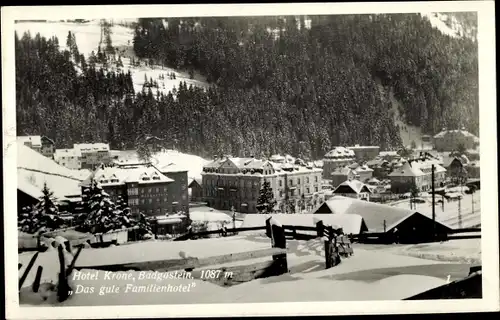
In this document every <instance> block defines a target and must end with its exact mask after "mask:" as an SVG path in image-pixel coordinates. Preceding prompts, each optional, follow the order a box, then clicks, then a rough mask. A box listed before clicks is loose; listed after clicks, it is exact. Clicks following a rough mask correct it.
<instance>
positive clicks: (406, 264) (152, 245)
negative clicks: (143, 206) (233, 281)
mask: <svg viewBox="0 0 500 320" xmlns="http://www.w3.org/2000/svg"><path fill="white" fill-rule="evenodd" d="M426 246H427V247H421V248H420V249H419V248H417V247H416V246H414V247H413V249H414V250H417V249H418V250H420V251H421V252H436V251H442V252H445V251H446V250H448V251H449V250H454V251H455V252H457V254H458V252H462V253H465V254H471V255H473V254H474V252H473V251H474V248H475V246H477V243H475V242H470V241H469V240H464V241H462V242H449V243H444V244H429V245H426ZM269 247H270V240H269V239H268V238H265V237H261V236H257V235H246V236H237V237H228V238H219V239H203V240H190V241H185V242H163V241H152V242H144V243H137V244H129V245H124V246H118V247H110V248H104V249H83V251H82V253H81V255H80V257H79V258H78V262H77V265H81V266H83V265H85V264H87V263H94V265H95V264H102V263H120V262H131V261H140V260H147V259H152V258H154V259H158V258H168V257H171V258H173V259H178V258H180V257H187V256H196V257H208V256H215V255H219V254H222V253H224V254H226V253H231V252H244V251H250V250H256V249H264V248H269ZM464 248H465V250H464ZM287 250H288V255H287V260H288V267H289V271H290V272H289V273H288V274H285V275H281V276H277V277H270V278H263V279H257V280H252V281H249V282H246V283H242V284H239V285H235V286H231V287H221V286H218V285H216V284H213V283H209V282H205V281H202V280H200V279H199V278H187V279H163V280H158V279H145V277H144V276H147V277H153V275H154V273H153V272H150V271H148V272H146V273H143V274H142V276H143V278H142V279H141V278H140V277H141V274H140V273H139V272H127V273H126V274H131V275H130V277H131V278H130V279H135V280H130V279H129V280H128V281H127V280H109V279H107V280H105V279H104V272H103V271H100V272H99V273H98V275H97V277H98V279H97V280H87V281H85V280H83V279H77V278H75V275H76V273H73V274H72V275H71V276H70V280H71V281H70V284H71V286H72V287H73V290H77V289H76V288H80V289H82V288H83V286H87V287H94V288H95V292H94V293H78V294H76V293H75V294H74V295H73V296H72V297H70V298H69V299H68V300H67V301H65V302H64V303H62V304H58V305H64V306H78V305H124V304H128V305H140V304H185V303H230V302H284V301H348V300H351V301H353V300H358V301H360V300H399V299H404V298H406V297H409V296H412V295H414V294H417V293H420V292H422V291H425V290H428V289H431V288H434V287H437V286H440V285H442V284H445V283H446V282H447V281H448V280H450V279H448V278H449V277H450V276H451V281H453V280H456V279H459V278H463V277H465V276H467V274H468V268H469V267H470V264H469V263H471V261H469V262H467V261H462V262H460V263H457V260H456V259H448V260H447V259H446V258H450V257H449V255H448V256H442V257H441V258H443V259H441V261H438V260H439V259H435V258H434V259H433V260H431V259H422V258H418V257H412V256H409V254H408V251H410V250H409V246H407V247H404V246H369V245H367V246H364V245H356V246H355V247H354V255H353V256H351V257H349V258H344V259H343V260H342V263H341V264H340V265H338V266H336V267H334V268H331V269H325V268H324V263H325V262H324V247H323V243H322V241H320V240H310V241H298V240H289V241H288V242H287ZM418 250H417V251H418ZM32 255H33V253H22V254H20V255H19V262H21V263H23V265H24V266H25V265H27V263H28V261H29V259H30V257H31V256H32ZM66 260H67V263H69V261H70V260H71V256H70V255H69V254H66ZM262 260H266V258H261V259H254V260H250V261H239V262H233V263H226V264H224V266H231V265H233V266H236V265H238V266H242V265H248V264H249V263H255V262H261V261H262ZM38 265H42V266H43V267H44V273H43V274H42V283H43V282H49V283H50V282H52V283H56V282H57V272H58V260H57V251H56V250H54V249H52V250H50V251H48V252H45V253H41V254H40V256H39V258H38V260H37V262H36V263H35V265H34V267H33V269H32V271H31V272H30V274H29V276H28V278H27V280H26V281H25V284H24V288H23V289H22V293H21V296H20V301H21V304H24V305H39V304H51V303H53V304H55V302H54V301H55V300H54V297H49V298H48V299H47V300H46V301H42V299H41V298H40V295H34V294H32V293H31V292H30V288H29V286H30V285H31V283H32V282H33V280H34V273H35V271H34V270H36V268H37V266H38ZM24 266H23V267H22V268H21V270H20V271H19V272H20V274H21V273H22V272H23V270H24ZM212 267H214V268H215V267H217V266H212ZM212 267H210V268H212ZM81 271H82V272H84V273H89V274H94V273H95V271H93V270H91V269H89V270H81ZM115 274H120V275H122V274H124V273H115ZM147 277H146V278H147ZM403 284H404V285H403ZM113 285H114V286H115V288H117V287H119V288H120V289H118V290H121V291H120V292H121V293H108V294H106V295H105V297H103V296H101V295H99V290H100V287H102V286H104V287H108V288H110V287H111V286H113ZM131 285H132V286H148V285H149V286H154V285H158V286H168V285H170V286H179V285H183V286H184V287H185V288H188V289H189V290H188V292H186V293H173V292H160V293H158V292H156V293H149V292H142V293H131V291H129V292H128V293H125V292H124V291H127V290H128V289H127V286H128V287H129V288H132V287H131ZM332 288H335V290H332ZM47 295H50V293H47Z"/></svg>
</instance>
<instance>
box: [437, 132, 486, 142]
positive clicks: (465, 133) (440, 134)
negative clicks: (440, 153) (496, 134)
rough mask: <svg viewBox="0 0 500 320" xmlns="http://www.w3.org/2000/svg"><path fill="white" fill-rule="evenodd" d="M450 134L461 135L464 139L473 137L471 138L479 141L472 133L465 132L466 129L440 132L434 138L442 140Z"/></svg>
mask: <svg viewBox="0 0 500 320" xmlns="http://www.w3.org/2000/svg"><path fill="white" fill-rule="evenodd" d="M448 133H451V134H461V135H463V136H464V137H471V138H474V139H477V141H479V138H478V137H476V136H475V135H473V134H472V133H470V132H469V131H467V130H464V129H462V130H443V131H441V132H439V133H438V134H436V135H435V136H434V138H442V137H444V136H445V135H447V134H448Z"/></svg>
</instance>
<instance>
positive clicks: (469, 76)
mask: <svg viewBox="0 0 500 320" xmlns="http://www.w3.org/2000/svg"><path fill="white" fill-rule="evenodd" d="M309 19H310V21H306V20H305V19H304V18H299V17H297V18H295V17H283V18H276V17H258V18H245V17H234V18H208V17H207V18H192V19H184V18H183V19H182V20H181V19H174V18H168V19H139V21H138V24H137V26H136V30H135V37H134V50H135V53H136V55H137V56H138V57H139V58H142V59H148V60H150V61H153V62H155V63H158V64H163V65H168V66H171V67H175V68H180V69H188V70H193V71H194V70H196V71H198V72H200V73H202V74H203V75H204V76H206V78H207V79H208V80H209V82H211V83H212V84H213V86H212V87H211V88H210V89H209V90H203V89H199V88H192V87H189V88H188V87H187V86H186V85H185V84H182V83H181V84H180V86H179V87H178V89H177V90H175V92H173V93H171V94H168V95H163V94H161V93H157V92H156V91H154V90H151V89H149V88H147V89H146V88H145V89H144V90H143V92H139V93H136V95H130V90H131V89H130V88H131V86H130V77H127V74H114V73H106V72H105V71H103V70H96V68H95V67H93V66H91V65H90V66H89V63H87V62H86V61H85V59H84V58H83V57H82V58H79V59H78V60H79V61H80V66H79V70H80V69H81V70H82V71H81V72H80V73H79V72H77V70H76V69H75V67H74V66H73V64H72V63H71V61H74V60H75V59H74V58H73V57H72V53H69V52H63V53H57V52H56V51H57V50H56V48H55V47H57V45H56V44H55V43H54V40H45V39H40V38H38V39H37V38H35V39H31V38H29V37H28V36H24V37H23V38H22V39H20V40H19V39H17V38H16V73H17V74H16V76H17V91H18V92H17V97H18V101H17V111H18V132H19V133H20V134H21V133H22V134H29V133H38V132H40V133H42V134H49V135H52V136H53V137H54V138H55V139H56V141H57V142H58V144H69V143H72V142H79V141H82V140H89V139H94V138H95V139H101V140H103V139H106V140H109V141H110V142H111V143H112V145H114V146H115V147H120V146H130V145H131V144H133V141H134V138H135V136H136V135H137V134H139V133H151V134H155V135H158V136H163V137H165V138H167V139H170V140H171V141H176V142H177V143H178V144H177V146H178V148H179V149H180V150H181V151H184V152H191V153H195V154H198V155H201V156H210V155H212V154H214V153H230V154H233V155H249V154H254V155H256V156H258V155H265V154H271V153H276V152H281V153H282V152H287V153H293V154H296V155H300V156H302V157H312V158H321V157H322V156H323V154H324V153H325V152H326V151H328V150H329V149H330V148H331V147H332V146H335V145H346V144H353V143H359V144H376V145H380V146H381V147H382V148H397V147H399V145H400V143H401V140H400V136H399V130H398V128H396V127H395V125H394V121H393V115H392V110H391V104H390V101H388V99H386V97H385V95H384V94H381V90H380V89H381V86H384V87H386V88H392V89H393V91H394V93H395V97H396V98H397V99H398V100H399V101H400V102H401V106H402V110H399V111H400V114H401V115H402V116H403V117H404V118H405V120H406V123H408V124H411V125H415V126H420V127H421V128H422V130H423V131H424V132H427V133H431V134H432V133H434V132H436V131H438V130H439V129H441V127H443V126H447V127H458V126H465V127H467V128H468V129H469V130H470V131H471V132H474V133H477V132H478V129H479V128H478V126H479V125H478V119H479V116H478V69H477V43H475V42H474V41H472V40H469V39H456V38H451V37H448V36H445V35H443V34H442V33H440V32H439V31H438V30H436V29H433V28H432V26H431V25H430V23H429V22H428V21H427V20H425V19H422V18H421V17H420V16H419V15H417V14H398V15H362V16H361V15H356V16H354V15H353V16H350V15H343V16H321V17H309ZM309 22H310V25H309ZM269 31H271V32H269ZM47 43H49V45H47ZM47 46H48V47H47ZM47 50H48V51H47ZM44 51H45V53H43V52H44ZM40 52H42V53H40ZM73 55H74V54H73ZM98 58H99V57H98ZM82 60H83V62H82ZM40 77H41V78H40ZM34 79H37V80H34ZM38 79H42V80H43V81H42V82H40V81H39V80H38ZM101 80H103V81H104V82H103V84H99V85H96V84H97V83H100V81H101ZM44 81H46V82H47V83H48V84H44V83H45V82H44ZM380 83H381V84H382V85H380ZM43 86H50V90H46V89H47V88H42V87H43Z"/></svg>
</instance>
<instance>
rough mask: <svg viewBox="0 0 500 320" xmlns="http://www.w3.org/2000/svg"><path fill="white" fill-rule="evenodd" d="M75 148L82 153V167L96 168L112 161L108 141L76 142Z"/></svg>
mask: <svg viewBox="0 0 500 320" xmlns="http://www.w3.org/2000/svg"><path fill="white" fill-rule="evenodd" d="M73 148H74V149H76V150H78V151H77V152H78V153H79V154H80V155H81V164H82V167H81V169H91V170H92V169H95V168H96V167H97V166H100V165H101V164H105V165H106V164H110V163H111V154H110V149H109V144H107V143H82V144H75V145H74V146H73Z"/></svg>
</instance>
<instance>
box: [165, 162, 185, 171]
mask: <svg viewBox="0 0 500 320" xmlns="http://www.w3.org/2000/svg"><path fill="white" fill-rule="evenodd" d="M160 171H161V172H187V171H188V169H186V168H185V167H183V166H181V165H178V164H175V163H169V164H167V165H166V166H163V167H161V168H160Z"/></svg>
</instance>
